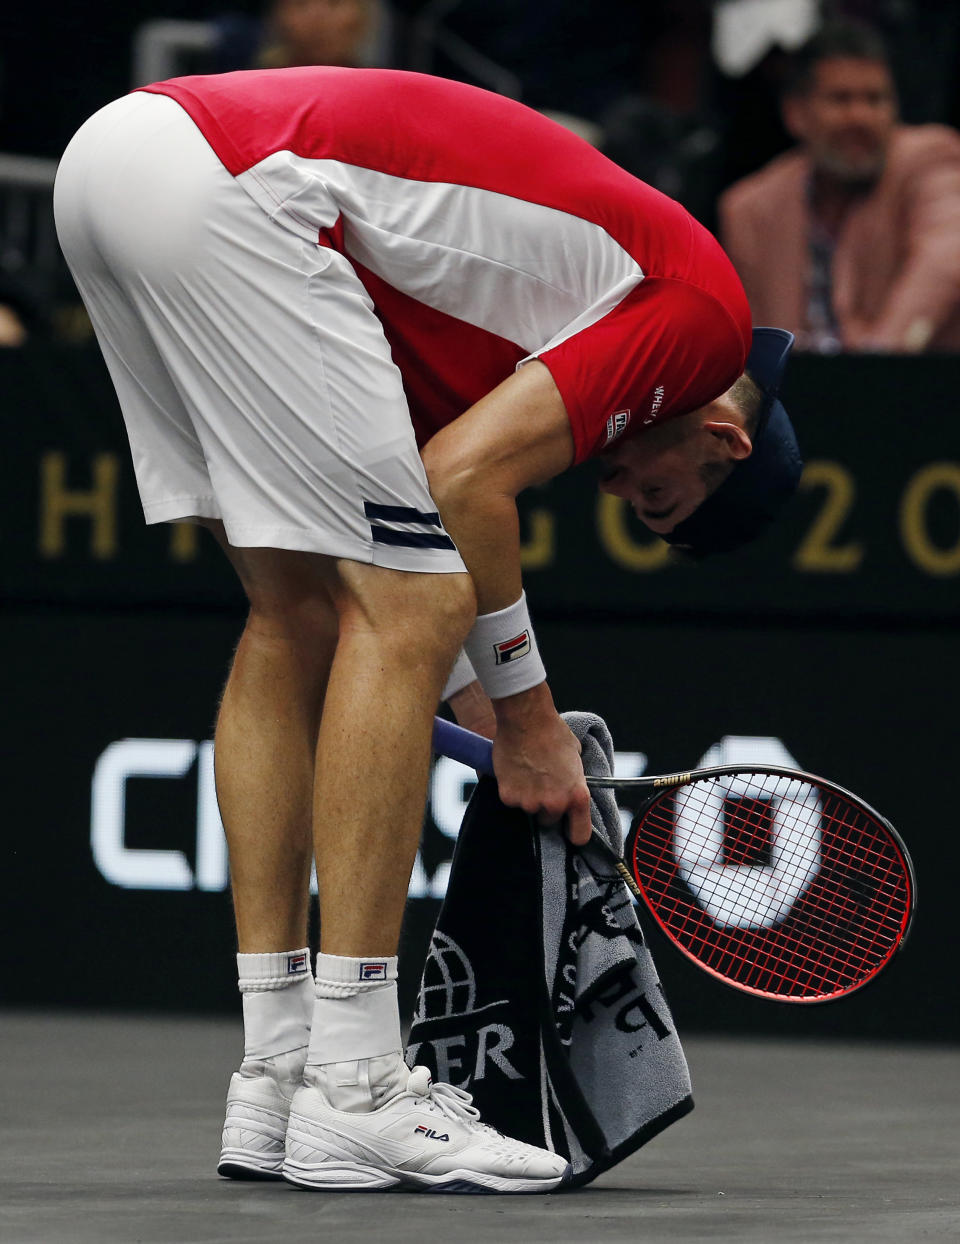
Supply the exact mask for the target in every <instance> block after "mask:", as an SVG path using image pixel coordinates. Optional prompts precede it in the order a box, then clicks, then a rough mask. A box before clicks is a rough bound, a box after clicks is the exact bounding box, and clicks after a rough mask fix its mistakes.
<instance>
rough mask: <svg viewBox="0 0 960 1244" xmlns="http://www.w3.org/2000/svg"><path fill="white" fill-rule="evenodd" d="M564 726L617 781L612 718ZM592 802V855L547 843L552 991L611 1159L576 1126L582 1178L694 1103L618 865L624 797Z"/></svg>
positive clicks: (544, 893)
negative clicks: (581, 1138) (589, 1150)
mask: <svg viewBox="0 0 960 1244" xmlns="http://www.w3.org/2000/svg"><path fill="white" fill-rule="evenodd" d="M564 720H565V721H566V723H567V725H568V726H569V727H570V729H571V730H572V731H573V733H574V734H575V735H576V736H577V738H578V739H579V740H580V745H581V749H582V758H583V768H584V772H585V773H587V774H589V775H591V776H595V777H607V776H609V775H610V774H611V773H612V772H613V740H612V739H611V737H610V732H609V730H608V729H607V727H606V724H605V723H604V722H603V720H602V719H601V718H600V717H597V716H596V715H595V714H593V713H565V714H564ZM592 796H593V798H592V803H591V809H590V813H591V820H592V823H593V830H594V837H593V838H592V839H591V841H590V842H589V843H588V844H587V845H586V846H585V847H582V848H579V849H573V848H571V847H570V844H569V843H568V841H567V839H566V838H565V837H563V836H562V835H560V834H557V833H550V832H546V831H541V832H540V833H539V835H538V842H539V858H540V871H541V900H542V921H543V947H544V970H545V983H546V987H547V989H548V990H550V993H551V997H552V998H553V1011H554V1016H555V1022H556V1026H557V1030H558V1034H559V1036H560V1040H561V1043H562V1044H563V1045H564V1047H565V1049H566V1051H567V1057H568V1059H569V1064H570V1068H571V1070H572V1072H573V1075H574V1077H575V1079H576V1081H577V1084H578V1087H579V1088H580V1091H581V1093H582V1094H583V1097H584V1098H585V1099H586V1101H587V1103H588V1104H589V1106H590V1109H591V1112H592V1113H593V1115H594V1116H595V1118H596V1119H597V1121H598V1123H599V1124H600V1127H601V1129H602V1131H603V1136H604V1142H605V1147H606V1148H607V1150H608V1151H609V1153H610V1159H609V1160H607V1161H602V1162H601V1163H598V1162H595V1161H590V1160H589V1159H588V1157H587V1155H585V1154H578V1153H577V1145H576V1136H575V1135H571V1134H570V1127H569V1123H568V1122H566V1123H565V1131H566V1139H567V1142H568V1144H569V1148H570V1156H571V1162H572V1164H573V1167H574V1172H575V1174H578V1175H582V1176H584V1178H583V1180H582V1182H586V1180H587V1179H592V1178H594V1177H595V1176H596V1175H597V1174H599V1171H600V1170H601V1169H605V1168H606V1167H608V1166H612V1165H613V1164H614V1162H617V1161H620V1160H621V1159H622V1158H623V1157H626V1155H627V1154H628V1153H630V1152H632V1151H633V1150H634V1149H636V1148H637V1147H638V1146H639V1145H641V1144H643V1143H645V1141H647V1140H649V1139H650V1137H651V1136H653V1135H655V1134H656V1133H657V1132H658V1131H661V1130H662V1128H663V1127H665V1126H667V1124H668V1123H670V1122H673V1121H674V1119H676V1118H679V1117H681V1116H682V1115H683V1114H686V1113H688V1112H689V1110H691V1109H692V1107H693V1100H692V1097H691V1087H690V1074H689V1071H688V1069H687V1063H686V1059H685V1058H684V1054H683V1049H682V1047H681V1045H680V1040H679V1038H678V1036H677V1034H676V1031H675V1029H674V1026H673V1019H672V1017H671V1015H670V1011H669V1008H668V1006H667V1002H666V999H665V998H664V996H663V990H662V988H661V985H660V981H659V979H658V977H657V972H656V968H655V967H654V964H653V958H652V957H651V955H650V951H649V950H648V949H647V947H646V945H645V943H644V941H643V935H642V933H641V932H640V926H639V923H638V921H637V915H636V910H635V908H634V904H633V899H632V898H631V896H630V893H629V891H628V890H627V887H626V885H625V884H624V882H623V879H622V878H621V877H620V876H619V874H618V873H617V870H616V867H615V860H616V859H619V858H620V857H621V856H622V854H623V830H622V826H621V821H620V812H619V809H618V807H617V803H616V798H615V795H614V792H613V791H612V790H610V789H604V788H601V789H596V790H594V791H593V792H592ZM598 840H599V841H598ZM602 844H606V849H605V848H604V845H602ZM557 1104H558V1105H559V1103H557ZM561 1113H562V1108H561ZM556 1147H558V1148H559V1147H561V1146H556ZM598 1167H599V1169H598Z"/></svg>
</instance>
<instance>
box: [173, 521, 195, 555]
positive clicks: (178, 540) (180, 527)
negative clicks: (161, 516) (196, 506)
mask: <svg viewBox="0 0 960 1244" xmlns="http://www.w3.org/2000/svg"><path fill="white" fill-rule="evenodd" d="M199 530H200V528H199V526H198V524H197V523H173V525H172V527H171V531H170V558H171V560H172V561H175V562H192V561H196V559H197V552H198V550H199V547H200V545H199V541H198V539H197V533H198V532H199Z"/></svg>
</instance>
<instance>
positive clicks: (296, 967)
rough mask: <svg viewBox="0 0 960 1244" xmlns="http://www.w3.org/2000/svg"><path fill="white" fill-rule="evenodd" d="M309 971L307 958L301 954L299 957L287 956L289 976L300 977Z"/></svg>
mask: <svg viewBox="0 0 960 1244" xmlns="http://www.w3.org/2000/svg"><path fill="white" fill-rule="evenodd" d="M306 970H307V956H306V955H305V954H304V953H303V951H301V952H300V954H298V955H287V975H288V976H300V975H301V974H302V973H303V972H306Z"/></svg>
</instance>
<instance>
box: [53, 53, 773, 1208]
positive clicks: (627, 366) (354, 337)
mask: <svg viewBox="0 0 960 1244" xmlns="http://www.w3.org/2000/svg"><path fill="white" fill-rule="evenodd" d="M55 209H56V216H57V227H58V230H59V234H60V239H61V243H62V246H63V249H64V252H65V254H66V256H67V259H68V261H69V263H70V266H71V269H72V271H73V274H74V276H75V278H76V281H77V285H78V287H79V289H80V292H81V294H82V296H83V299H84V301H85V303H86V305H87V308H88V310H89V313H90V317H91V319H92V321H93V324H94V327H95V329H96V332H97V336H98V339H99V341H100V344H101V347H102V349H103V353H104V356H105V358H106V362H107V365H108V367H109V369H110V373H111V376H112V378H113V382H114V384H115V386H116V389H117V393H118V396H119V399H120V404H121V406H122V409H123V414H124V419H125V422H126V426H127V431H128V434H129V438H130V444H131V449H132V454H133V461H134V466H135V469H136V475H137V481H138V485H139V488H140V494H141V498H142V501H143V509H144V514H145V517H146V520H147V522H148V523H156V522H166V521H173V520H181V519H189V518H193V519H197V520H199V521H201V522H203V523H205V524H206V525H207V526H209V527H210V528H211V529H212V530H213V531H214V533H215V535H216V536H217V538H218V539H219V541H220V543H221V544H222V545H223V547H224V549H225V551H226V553H227V556H228V557H229V558H230V560H231V562H232V563H233V565H234V567H235V568H236V571H237V573H238V575H239V577H240V580H241V582H242V584H243V587H244V589H245V591H246V593H247V596H248V598H249V602H250V614H249V619H248V621H247V624H246V628H245V630H244V632H243V636H242V638H241V640H240V643H239V646H238V648H237V652H236V656H235V659H234V662H233V667H232V670H231V673H230V677H229V680H228V682H227V685H226V689H225V691H224V695H223V702H222V704H221V707H220V714H219V720H218V725H217V731H216V775H217V793H218V798H219V802H220V809H221V812H222V815H223V821H224V826H225V829H226V833H227V838H228V842H229V849H230V868H231V877H232V886H233V895H234V903H235V910H236V921H237V931H238V944H239V952H240V953H239V954H238V956H237V963H238V969H239V983H240V990H241V993H242V997H243V1013H244V1030H245V1051H244V1059H243V1063H242V1065H241V1067H240V1070H239V1072H238V1073H237V1074H235V1075H234V1076H233V1079H232V1081H231V1085H230V1089H229V1095H228V1098H227V1116H226V1122H225V1125H224V1131H223V1147H222V1154H221V1161H220V1165H219V1170H220V1173H221V1174H222V1175H225V1176H229V1177H232V1178H239V1179H243V1178H264V1179H271V1178H272V1179H279V1178H281V1177H285V1178H286V1179H287V1180H289V1181H291V1182H293V1183H295V1184H300V1185H303V1186H305V1187H309V1188H318V1189H323V1188H342V1189H366V1188H370V1189H376V1188H389V1187H397V1186H402V1187H409V1188H421V1189H437V1188H441V1189H444V1190H447V1191H476V1190H477V1189H484V1190H493V1191H503V1192H532V1191H549V1190H551V1189H553V1188H556V1187H557V1186H558V1185H559V1184H560V1183H561V1181H562V1179H563V1176H564V1173H565V1169H566V1164H565V1161H564V1160H563V1158H562V1157H559V1156H558V1155H556V1154H552V1153H548V1152H546V1151H543V1150H539V1149H536V1148H533V1147H531V1146H529V1145H525V1144H521V1143H519V1142H517V1141H514V1140H511V1139H508V1138H505V1137H503V1136H500V1135H499V1134H498V1133H495V1132H493V1131H491V1130H490V1129H488V1128H485V1127H484V1126H483V1125H482V1124H481V1122H480V1121H479V1119H478V1118H477V1112H476V1110H475V1109H474V1108H473V1107H472V1106H471V1105H470V1099H469V1097H468V1096H467V1095H466V1094H465V1093H463V1092H462V1091H460V1090H458V1089H456V1088H454V1087H452V1086H450V1085H436V1084H431V1083H430V1080H429V1077H428V1075H427V1073H426V1071H425V1069H423V1068H419V1069H414V1070H412V1071H411V1070H409V1069H408V1068H407V1067H406V1066H405V1064H404V1062H403V1058H402V1053H401V1050H402V1043H401V1036H400V1024H399V1019H398V1011H397V990H396V977H397V959H396V953H397V944H398V938H399V930H400V922H401V917H402V913H403V908H404V901H405V896H406V890H407V883H408V878H409V875H410V870H411V866H412V862H413V859H414V856H415V852H416V848H417V842H418V837H419V832H420V825H421V820H422V815H423V807H424V802H425V795H426V782H427V774H428V765H429V758H430V755H429V754H430V730H431V722H432V717H433V713H434V710H435V708H436V705H437V702H438V699H439V698H440V697H441V693H442V692H444V689H445V683H447V680H448V677H449V676H450V675H451V669H452V667H453V666H454V663H455V659H456V658H457V655H458V652H459V650H460V649H461V645H463V646H464V648H465V651H466V654H467V656H468V657H469V661H470V662H472V665H470V664H469V663H468V661H467V659H466V658H463V659H462V660H460V661H458V669H457V671H456V674H455V677H454V681H453V682H451V683H449V684H448V685H447V688H446V692H447V694H448V695H450V696H455V695H457V694H459V698H460V701H461V703H465V702H467V701H470V692H469V687H470V686H471V685H472V684H473V680H474V679H477V680H479V684H480V685H481V686H482V688H483V690H484V698H483V702H484V703H486V702H487V701H486V698H487V697H488V698H489V701H491V702H492V705H493V711H494V714H495V721H496V741H495V753H494V756H495V768H496V773H497V778H498V781H499V787H500V793H501V795H502V797H503V799H504V800H505V802H507V803H508V804H511V805H514V806H519V807H522V808H524V809H526V810H527V811H528V812H531V813H535V814H538V815H539V816H540V817H541V819H543V820H546V821H550V822H557V821H560V820H561V819H563V818H565V819H566V825H567V833H568V834H569V836H570V838H571V840H572V841H573V842H574V843H583V842H585V841H586V840H587V838H588V837H589V834H590V818H589V796H588V793H587V788H586V784H585V782H584V777H583V772H582V767H581V763H580V757H579V749H578V745H577V743H576V741H575V739H574V738H573V736H572V735H571V733H570V731H569V730H568V729H567V728H566V726H565V725H564V724H563V722H562V721H561V719H560V718H559V717H558V715H557V712H556V710H555V708H554V704H553V700H552V697H551V694H550V690H549V687H548V685H547V682H546V675H545V671H544V668H543V664H542V662H541V660H540V657H539V655H538V652H537V645H536V640H535V637H534V633H533V629H532V627H531V624H530V618H529V616H528V613H527V606H526V603H525V599H524V595H523V590H522V583H521V576H520V561H519V538H518V520H517V510H516V504H515V498H516V496H517V494H518V493H519V492H520V491H522V490H523V489H524V488H527V487H529V486H530V485H533V484H540V483H543V482H544V481H546V480H549V479H551V478H552V477H554V476H556V475H558V474H560V473H561V472H563V471H565V470H567V469H568V468H569V467H571V466H574V465H575V464H577V463H580V462H583V461H584V460H586V459H588V458H592V457H597V456H599V457H600V458H601V459H602V461H603V462H604V464H605V467H606V482H605V483H604V484H603V487H604V488H605V489H606V490H607V491H609V492H612V493H614V494H615V495H618V496H622V497H624V498H626V499H627V500H628V501H629V502H630V503H631V504H632V505H633V507H634V508H635V509H636V511H637V513H638V514H639V515H640V517H641V518H642V519H643V520H644V521H645V522H646V523H647V524H648V525H649V526H650V527H651V528H652V529H653V530H654V531H656V532H659V533H660V534H662V535H663V536H664V537H665V538H667V539H670V540H673V541H674V542H676V543H680V544H685V545H687V546H688V547H690V548H691V549H692V551H694V552H704V551H708V550H709V549H710V548H711V547H722V546H724V545H725V544H729V543H732V542H736V541H737V540H739V539H743V538H746V537H747V536H749V535H750V534H752V532H753V531H754V530H755V529H756V528H757V526H759V525H762V523H763V522H764V521H765V520H766V518H767V517H769V514H768V513H767V510H770V511H771V512H772V509H775V508H776V502H777V501H778V500H779V498H780V496H781V495H782V494H783V493H784V492H786V491H789V490H790V488H791V486H792V484H793V483H794V482H795V475H796V469H797V462H798V460H797V459H796V453H795V445H794V444H793V443H792V441H790V438H789V436H787V434H786V433H785V432H784V429H783V428H782V427H779V428H778V429H776V430H775V433H776V434H775V433H774V431H771V426H772V420H770V421H769V424H770V425H771V426H766V427H764V426H763V425H764V422H765V420H766V414H767V413H769V409H768V408H769V405H770V403H769V402H768V401H767V400H766V398H767V396H768V395H767V394H766V393H765V392H764V390H763V387H762V385H761V386H760V387H758V386H757V385H756V384H755V383H754V382H753V381H751V379H750V378H749V376H746V377H745V376H744V367H745V364H746V361H747V355H748V351H749V349H750V346H751V325H750V313H749V308H748V306H747V302H746V298H745V297H744V294H743V290H742V288H741V286H740V283H739V281H738V279H737V277H736V275H735V274H734V271H733V268H732V267H731V265H730V264H729V262H728V261H727V259H726V258H725V256H724V255H723V253H722V252H721V250H720V248H719V247H718V245H717V243H716V242H715V241H714V240H713V238H712V237H711V236H710V235H709V234H708V233H707V232H706V231H705V230H704V229H703V228H701V227H700V226H699V225H698V224H697V223H696V222H695V221H694V220H692V219H691V218H690V216H688V215H687V213H686V212H685V211H684V210H683V209H682V208H681V207H680V206H678V205H677V204H676V203H673V202H671V201H670V200H668V199H666V198H664V197H663V196H662V195H660V194H658V193H657V192H655V191H654V190H652V189H650V188H649V187H647V186H645V185H643V184H642V183H640V182H638V181H636V180H635V179H634V178H632V177H631V176H629V175H628V174H626V173H625V172H623V171H622V170H620V169H619V168H617V167H615V166H614V165H613V164H611V163H610V162H609V161H607V160H606V159H605V158H604V157H603V156H601V155H599V154H598V153H597V152H596V151H594V150H593V149H592V148H591V147H590V146H588V145H587V144H586V143H584V142H583V141H582V140H580V139H579V138H577V137H575V136H573V135H572V134H570V133H568V132H567V131H566V130H564V129H562V128H560V127H558V126H556V125H555V124H553V123H552V122H550V121H548V120H546V119H544V118H542V117H540V116H539V115H538V114H536V113H535V112H532V111H530V110H529V109H527V108H524V107H522V106H521V105H519V104H517V103H515V102H512V101H509V100H506V99H502V98H500V97H498V96H495V95H491V94H488V93H486V92H483V91H479V90H476V89H473V88H471V87H467V86H464V85H462V84H459V83H454V82H448V81H443V80H439V79H433V78H429V77H424V76H420V75H415V74H408V73H402V72H395V71H384V70H349V69H330V68H305V69H289V70H277V71H263V72H260V71H254V72H248V73H236V74H224V75H218V76H215V77H195V78H181V79H178V80H174V81H170V82H164V83H158V84H156V85H154V86H150V87H147V88H144V89H143V90H142V91H138V92H135V93H134V94H131V95H129V96H127V97H125V98H123V99H121V100H117V101H115V102H114V103H112V104H109V105H108V106H107V107H106V108H104V109H102V110H101V111H100V112H98V113H97V114H96V115H95V116H94V117H92V118H91V119H90V120H89V121H88V122H87V123H86V124H85V125H84V126H83V127H82V129H81V130H80V131H79V133H78V134H77V135H76V136H75V137H74V139H73V141H72V142H71V144H70V146H69V148H68V149H67V151H66V153H65V155H64V157H63V162H62V164H61V166H60V171H59V174H58V178H57V185H56V195H55ZM776 349H777V350H778V351H779V354H780V355H781V356H784V355H785V347H784V345H783V343H782V342H780V343H778V344H777V346H776ZM784 418H785V416H784ZM761 432H763V435H762V437H761V436H760V435H759V433H761ZM785 438H786V439H785ZM762 442H763V443H765V444H766V453H765V456H764V457H763V459H762V464H761V468H760V469H757V470H755V471H754V476H753V484H752V485H751V487H750V489H749V490H748V493H749V496H748V501H747V504H746V508H745V509H744V506H743V505H740V503H739V502H738V501H737V497H736V496H735V495H734V494H735V493H736V488H735V485H736V484H737V472H738V470H739V468H740V467H746V466H747V465H748V464H749V463H751V462H754V463H755V462H757V461H761V459H760V457H759V456H758V451H759V450H760V448H761V443H762ZM788 442H789V443H788ZM771 446H772V448H771ZM757 479H760V480H761V485H759V486H758V484H757ZM758 487H759V491H758ZM723 494H726V496H727V500H726V502H724V503H723V505H722V506H721V511H714V513H713V517H711V510H710V508H709V507H710V506H711V505H714V503H716V502H717V501H718V499H721V500H722V495H723ZM708 497H709V498H710V499H709V500H707V498H708ZM738 506H739V508H738ZM724 507H725V508H724ZM731 515H733V517H731ZM705 516H706V517H705ZM465 691H466V695H464V692H465ZM465 711H468V710H465ZM312 856H315V859H316V868H317V878H318V883H319V891H320V909H321V920H322V938H321V953H320V954H319V956H318V957H317V961H316V964H315V973H313V974H312V973H311V962H310V953H309V950H308V949H307V948H306V946H305V943H306V928H307V903H308V882H309V873H310V862H311V857H312Z"/></svg>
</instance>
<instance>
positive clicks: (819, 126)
mask: <svg viewBox="0 0 960 1244" xmlns="http://www.w3.org/2000/svg"><path fill="white" fill-rule="evenodd" d="M783 118H784V122H785V124H786V126H787V129H788V130H789V131H790V133H791V134H792V135H793V137H794V138H796V139H797V140H798V141H799V142H801V143H802V144H803V145H804V147H805V148H806V150H807V153H808V155H809V157H810V159H811V161H812V162H813V165H814V167H815V168H816V169H817V170H818V171H819V172H821V173H824V174H826V175H827V176H829V177H832V178H833V179H834V180H836V181H840V182H846V183H850V184H858V183H869V182H872V181H874V180H875V179H876V178H877V177H879V176H880V174H881V173H882V172H883V166H884V163H885V161H886V156H887V148H888V146H889V143H890V138H891V136H892V134H893V127H894V124H895V123H896V120H897V95H896V87H895V85H894V80H893V72H892V70H891V68H890V61H889V58H888V55H887V50H886V47H885V45H884V42H883V39H882V37H881V36H880V34H879V33H878V32H877V31H875V30H874V29H873V28H872V27H870V26H867V25H865V24H863V23H861V22H855V21H834V22H827V23H826V24H825V25H824V26H823V27H822V28H821V29H820V31H819V32H818V33H817V34H816V35H814V36H813V38H812V39H811V40H810V41H809V42H808V43H807V44H805V45H804V47H802V48H801V49H800V51H799V52H798V53H797V54H796V56H795V57H794V63H793V72H792V74H791V76H790V79H789V81H788V83H787V88H786V91H785V93H784V98H783Z"/></svg>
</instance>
